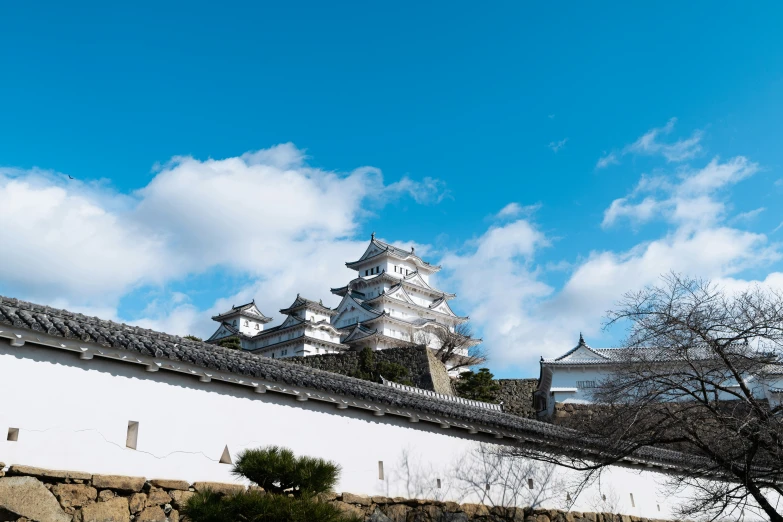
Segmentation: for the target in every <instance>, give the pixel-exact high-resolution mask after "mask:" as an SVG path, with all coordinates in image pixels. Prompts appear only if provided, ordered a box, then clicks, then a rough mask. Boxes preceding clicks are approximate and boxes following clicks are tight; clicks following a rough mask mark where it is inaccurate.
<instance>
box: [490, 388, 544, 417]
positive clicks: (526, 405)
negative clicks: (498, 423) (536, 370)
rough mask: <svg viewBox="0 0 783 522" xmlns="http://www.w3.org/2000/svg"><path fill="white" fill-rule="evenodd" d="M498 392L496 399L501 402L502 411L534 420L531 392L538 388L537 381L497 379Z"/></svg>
mask: <svg viewBox="0 0 783 522" xmlns="http://www.w3.org/2000/svg"><path fill="white" fill-rule="evenodd" d="M497 383H498V384H500V392H498V395H497V398H498V400H499V401H503V411H504V412H506V413H510V414H511V415H516V416H518V417H527V418H529V419H535V418H536V409H535V407H534V406H533V392H534V391H536V388H537V387H538V379H498V380H497Z"/></svg>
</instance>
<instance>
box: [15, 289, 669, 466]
mask: <svg viewBox="0 0 783 522" xmlns="http://www.w3.org/2000/svg"><path fill="white" fill-rule="evenodd" d="M2 324H8V325H11V326H13V327H15V328H18V329H26V330H32V331H40V332H43V333H46V334H48V335H52V336H56V337H64V338H70V339H80V340H82V341H84V342H91V343H96V344H100V345H102V346H106V347H113V348H115V349H119V350H128V351H133V352H136V353H139V354H142V355H146V356H152V357H155V358H160V359H164V358H165V359H169V360H173V361H179V362H185V363H189V364H193V365H195V366H198V367H202V368H206V369H212V370H217V371H224V372H229V373H234V374H237V375H244V376H249V377H254V378H258V379H266V380H269V381H272V382H280V383H286V384H288V385H295V386H302V387H305V388H311V389H314V390H318V391H321V392H326V393H335V394H338V395H344V396H348V397H356V398H360V399H362V400H367V401H372V402H376V403H378V404H383V405H389V406H393V407H399V408H408V409H411V410H414V411H418V412H422V413H425V414H434V415H443V416H445V417H448V418H452V419H455V420H461V421H468V422H476V423H479V424H482V425H484V426H488V427H490V428H500V429H506V430H510V431H513V432H516V433H519V434H520V438H522V439H525V438H532V440H539V441H544V440H546V441H547V443H548V444H555V445H556V444H558V442H557V441H558V439H560V440H561V441H562V442H566V441H569V440H572V437H573V432H572V431H571V430H568V429H566V428H562V427H558V426H554V425H552V424H549V423H545V422H540V421H536V420H532V419H525V418H522V417H516V416H512V415H509V414H505V413H500V412H494V411H487V410H482V409H479V408H475V407H471V406H469V405H463V404H455V403H450V402H448V401H444V400H439V399H436V398H431V397H424V396H421V395H418V394H414V393H411V392H407V391H405V390H396V389H390V388H389V387H386V386H383V385H382V384H378V383H374V382H368V381H364V380H361V379H357V378H354V377H348V376H345V375H339V374H334V373H330V372H326V371H323V370H318V369H315V368H309V367H306V366H302V365H298V364H294V363H286V362H284V361H283V360H279V359H271V358H268V357H258V356H257V355H253V354H250V353H246V352H244V351H242V350H235V349H230V348H223V347H220V346H215V345H212V344H208V343H205V342H203V341H193V340H190V339H185V338H183V337H180V336H175V335H171V334H166V333H163V332H157V331H155V330H150V329H147V328H142V327H138V326H131V325H128V324H124V323H117V322H114V321H110V320H104V319H99V318H97V317H89V316H86V315H83V314H79V313H74V312H70V311H68V310H63V309H57V308H52V307H49V306H44V305H38V304H35V303H30V302H27V301H22V300H19V299H15V298H9V297H4V296H0V325H2ZM0 330H2V326H0ZM567 450H568V448H567V447H565V446H564V448H563V451H567ZM637 455H639V456H644V455H648V456H651V457H652V458H655V459H657V460H659V461H663V462H666V463H672V464H675V463H682V461H683V458H684V456H683V455H682V454H679V453H676V452H671V451H669V450H659V449H657V448H645V449H643V450H640V451H639V452H638V453H637ZM672 455H673V456H672ZM667 465H668V464H667Z"/></svg>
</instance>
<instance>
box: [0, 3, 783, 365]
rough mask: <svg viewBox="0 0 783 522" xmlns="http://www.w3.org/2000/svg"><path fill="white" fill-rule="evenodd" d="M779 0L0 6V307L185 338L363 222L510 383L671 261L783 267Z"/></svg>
mask: <svg viewBox="0 0 783 522" xmlns="http://www.w3.org/2000/svg"><path fill="white" fill-rule="evenodd" d="M781 10H783V8H781V7H780V5H779V4H776V3H772V2H768V3H765V2H762V3H755V4H752V5H740V4H720V5H716V4H714V3H707V2H690V3H687V4H685V5H682V4H681V3H674V2H671V3H658V4H656V5H630V4H629V3H625V2H623V3H620V2H618V3H609V2H607V3H601V4H589V5H588V4H582V5H574V4H550V5H543V4H539V5H525V4H523V3H521V2H514V3H511V2H508V3H503V2H497V3H491V4H490V5H481V6H480V5H478V4H475V3H460V2H448V3H446V2H443V3H435V2H431V3H427V4H426V5H415V4H412V3H408V4H405V3H403V4H394V5H391V4H388V5H381V4H378V3H366V2H357V3H349V2H343V3H340V4H339V5H334V4H331V5H326V4H323V3H316V2H312V3H306V2H286V3H282V2H281V3H278V4H274V5H273V4H266V5H264V4H261V3H246V4H245V3H228V5H220V6H217V5H216V4H214V3H206V2H204V3H199V2H188V3H182V4H176V3H173V2H171V3H165V5H160V3H159V2H158V3H144V2H140V3H134V4H133V5H131V4H129V5H127V6H120V5H112V4H111V3H105V2H103V3H98V2H96V3H79V4H78V5H67V4H62V3H51V4H45V3H37V4H35V5H33V4H30V3H14V4H6V5H3V6H2V7H0V64H1V65H2V68H0V70H1V71H2V73H0V74H1V75H2V76H0V79H1V80H2V81H0V122H2V126H0V169H1V170H0V201H2V202H3V203H2V204H0V241H2V243H3V245H4V250H5V253H4V258H5V259H4V262H3V263H2V265H0V293H3V294H5V295H11V296H15V297H20V298H25V299H31V300H35V301H37V302H42V303H48V304H53V305H57V306H67V307H70V308H73V309H77V310H84V311H87V312H91V313H95V314H98V315H101V316H104V317H109V318H115V319H119V320H124V321H128V322H136V323H139V324H144V325H147V326H152V327H156V328H161V329H164V330H167V331H171V332H173V333H188V332H196V333H199V334H202V335H208V334H209V333H210V332H209V330H210V328H211V324H210V323H211V321H210V320H209V316H210V315H211V313H213V312H215V311H218V310H219V309H220V308H222V307H226V306H228V305H230V304H232V302H233V303H235V304H236V303H237V302H238V300H240V299H245V298H255V299H256V300H257V301H258V302H260V303H262V304H263V305H264V307H265V308H264V312H265V313H267V314H268V315H274V316H275V317H278V318H279V315H278V314H276V310H277V309H278V308H281V307H282V306H284V305H286V304H288V302H289V301H292V300H293V297H294V295H295V294H296V292H302V293H303V294H304V295H308V296H310V297H313V298H324V299H325V300H327V301H328V300H329V299H331V296H330V294H329V288H330V287H335V286H340V285H342V284H344V283H345V282H346V281H347V279H348V278H349V277H350V273H349V272H348V271H347V270H346V269H345V268H344V267H343V265H342V263H343V262H344V261H348V260H351V259H352V258H354V257H356V256H357V255H359V254H360V253H361V251H362V249H363V246H364V244H365V242H366V240H367V239H368V238H369V234H370V232H372V231H375V232H377V234H378V235H379V237H382V238H384V239H386V240H389V241H392V242H395V243H399V244H401V245H404V246H409V245H412V244H415V245H417V251H420V252H425V253H426V254H427V256H426V257H428V258H429V259H430V260H432V261H434V262H441V263H443V265H444V270H443V272H441V274H440V277H439V281H438V283H439V284H440V286H442V287H443V288H444V289H445V290H449V291H455V292H457V293H458V298H457V299H456V300H455V301H454V308H455V309H456V310H457V311H459V312H460V313H464V314H469V315H471V317H472V318H473V322H474V326H475V327H476V329H477V330H478V331H479V332H480V333H481V335H482V336H483V338H484V339H485V340H486V341H487V342H486V347H487V349H488V350H489V351H490V352H491V354H492V360H491V362H490V367H491V368H492V369H493V370H494V371H495V373H496V374H498V375H503V376H515V375H520V376H522V375H525V376H526V375H533V376H534V375H536V374H537V368H536V366H537V364H536V361H537V359H538V357H539V356H540V355H546V356H550V355H556V354H557V353H560V352H563V351H565V350H567V349H568V348H570V347H571V346H572V345H573V343H574V341H575V340H576V339H577V338H578V333H579V331H580V330H584V331H585V333H586V335H587V337H588V341H589V342H591V343H592V344H595V345H599V346H606V345H611V344H613V343H616V342H617V339H618V335H619V334H618V333H617V332H602V331H601V328H600V326H601V324H600V323H601V316H602V314H603V312H604V311H605V310H606V309H607V308H608V307H610V306H611V304H612V302H614V300H615V299H616V298H618V297H619V296H620V295H621V294H622V292H624V291H627V290H631V289H633V287H635V286H638V285H640V284H647V283H651V282H654V281H655V277H657V275H658V274H660V273H663V272H666V271H668V270H670V269H674V270H677V271H681V272H686V273H689V274H691V275H699V276H704V277H709V278H713V279H715V280H716V281H718V282H720V283H721V284H724V285H726V286H727V287H730V288H735V287H736V288H739V287H742V286H743V285H746V284H748V282H751V281H763V282H765V283H766V284H770V285H775V284H778V281H780V280H783V276H780V274H778V271H779V270H780V269H781V261H780V251H781V247H780V245H779V242H780V238H781V234H783V229H778V228H777V227H778V226H779V225H780V224H781V222H783V211H782V210H781V208H780V206H779V205H777V201H778V199H779V198H780V197H781V195H782V194H783V182H781V181H779V180H781V179H783V172H781V161H782V160H783V156H782V154H783V153H781V147H780V138H781V123H780V122H781V121H782V120H783V118H782V117H783V98H782V97H781V95H780V93H781V92H783V66H782V65H781V64H783V56H782V55H783V36H781V35H780V31H779V23H778V21H779V20H780V19H781V15H782V14H783V13H781ZM259 150H260V151H267V152H262V153H260V154H252V153H253V152H254V151H259ZM67 175H70V176H72V177H74V178H75V179H73V180H71V179H69V178H68V177H67ZM504 209H505V210H504ZM779 276H780V278H779Z"/></svg>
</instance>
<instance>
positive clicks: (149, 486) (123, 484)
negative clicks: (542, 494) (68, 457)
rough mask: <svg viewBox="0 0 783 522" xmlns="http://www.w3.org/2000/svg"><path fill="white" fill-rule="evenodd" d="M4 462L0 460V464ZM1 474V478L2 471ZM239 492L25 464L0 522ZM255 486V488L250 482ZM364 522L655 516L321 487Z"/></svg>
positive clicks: (80, 518) (0, 482)
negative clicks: (364, 493)
mask: <svg viewBox="0 0 783 522" xmlns="http://www.w3.org/2000/svg"><path fill="white" fill-rule="evenodd" d="M3 468H4V464H2V463H0V470H1V469H3ZM3 475H5V476H3ZM205 489H211V490H212V491H215V492H218V493H223V494H226V493H233V492H236V491H244V490H245V487H244V486H242V485H239V484H222V483H215V482H196V483H193V484H189V483H188V482H185V481H182V480H165V479H149V480H148V479H146V478H144V477H125V476H118V475H93V474H90V473H83V472H78V471H56V470H48V469H41V468H33V467H30V466H17V465H14V466H11V467H10V468H9V469H8V471H7V472H6V473H3V472H2V471H0V520H3V521H11V522H131V521H133V522H180V521H183V522H186V518H185V517H184V516H182V515H181V514H180V513H181V512H182V508H183V506H184V505H185V504H186V503H187V501H188V499H189V498H190V497H191V496H193V495H194V494H195V493H196V492H197V491H203V490H205ZM256 489H257V490H259V491H263V490H261V488H256ZM320 499H321V501H323V502H330V503H333V504H334V505H336V506H337V507H339V508H340V509H342V510H343V511H345V512H348V513H351V514H355V515H358V516H359V517H361V518H363V519H364V520H365V522H472V521H482V522H500V521H515V522H655V521H653V520H652V519H646V518H640V517H635V516H633V517H632V516H628V515H615V514H611V513H578V512H564V511H560V510H547V509H530V508H504V507H499V506H484V505H482V504H457V503H456V502H439V501H435V500H420V499H404V498H388V497H379V496H374V497H366V496H360V495H352V494H350V493H343V494H336V493H325V494H322V495H320Z"/></svg>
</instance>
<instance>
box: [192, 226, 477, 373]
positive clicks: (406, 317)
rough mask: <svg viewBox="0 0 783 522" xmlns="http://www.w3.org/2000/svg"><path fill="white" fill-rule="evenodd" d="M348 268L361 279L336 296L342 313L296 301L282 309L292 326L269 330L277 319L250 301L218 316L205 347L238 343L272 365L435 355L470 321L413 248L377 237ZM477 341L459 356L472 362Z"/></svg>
mask: <svg viewBox="0 0 783 522" xmlns="http://www.w3.org/2000/svg"><path fill="white" fill-rule="evenodd" d="M345 265H346V266H347V267H348V268H350V269H352V270H356V272H357V276H356V278H355V279H353V280H351V281H350V282H349V283H348V284H347V285H345V286H343V287H340V288H333V289H332V293H333V294H336V295H338V296H341V297H342V301H340V304H339V305H337V307H336V308H334V309H332V308H329V307H327V306H324V305H323V303H322V302H321V301H313V300H310V299H305V298H303V297H301V296H300V295H297V296H296V299H295V300H294V302H293V303H292V304H291V306H289V307H288V308H284V309H282V310H280V313H281V314H284V315H286V316H287V317H286V319H285V320H284V321H283V322H282V323H281V324H280V325H279V326H275V327H272V328H267V329H264V325H265V324H267V323H269V322H270V321H271V320H272V319H270V318H269V317H267V316H265V315H264V314H263V313H262V312H261V311H260V310H259V309H258V308H257V307H256V305H255V302H250V303H247V304H244V305H241V306H235V307H232V308H231V310H229V311H227V312H225V313H222V314H220V315H216V316H214V317H213V318H212V319H213V320H214V321H217V322H218V323H220V326H219V327H218V329H217V330H216V331H215V333H214V334H213V335H212V336H211V337H210V338H209V339H208V340H207V342H209V343H218V342H219V341H221V340H222V339H226V338H229V337H236V338H238V339H239V341H240V345H241V347H242V349H244V350H249V351H252V352H254V353H257V354H259V355H263V356H266V357H274V358H281V357H282V358H284V357H294V356H308V355H318V354H326V353H339V352H342V351H345V350H349V349H354V350H360V349H363V348H366V347H369V348H371V349H372V350H384V349H386V348H393V347H400V346H410V345H425V346H427V347H429V348H431V349H433V350H437V349H439V348H441V346H442V343H443V339H444V338H446V337H449V336H452V337H453V336H454V335H455V329H456V327H457V325H459V324H462V323H465V322H467V321H468V318H467V317H460V316H458V315H456V314H455V313H454V312H453V311H452V309H451V307H449V303H448V302H449V301H450V300H451V299H454V297H455V295H454V294H450V293H446V292H444V291H442V290H438V289H437V288H433V287H432V286H430V284H429V279H430V276H431V275H432V274H434V273H436V272H437V271H439V270H440V268H441V267H440V266H435V265H431V264H430V263H427V262H426V261H423V260H422V259H421V258H420V257H419V256H417V255H416V253H415V249H414V248H411V250H410V251H408V250H403V249H401V248H397V247H395V246H393V245H390V244H388V243H384V242H383V241H379V240H378V239H375V233H373V234H372V236H371V238H370V244H369V245H368V247H367V249H366V250H365V252H364V254H362V256H361V257H360V258H359V259H358V260H356V261H351V262H348V263H346V264H345ZM479 342H481V341H480V340H476V339H471V340H470V341H469V342H467V343H464V346H462V347H460V348H459V349H458V350H455V353H454V357H455V358H459V357H467V356H468V353H467V352H468V346H471V345H473V346H475V345H476V344H478V343H479Z"/></svg>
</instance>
